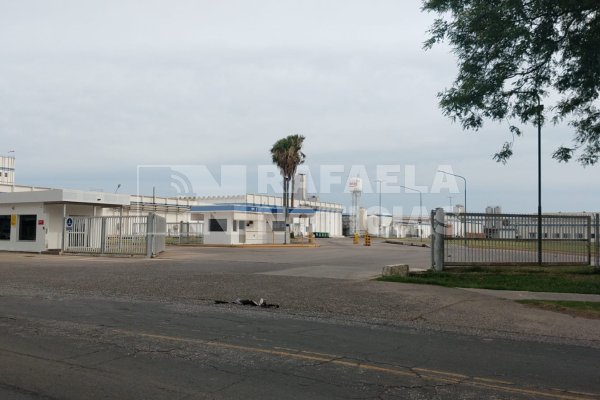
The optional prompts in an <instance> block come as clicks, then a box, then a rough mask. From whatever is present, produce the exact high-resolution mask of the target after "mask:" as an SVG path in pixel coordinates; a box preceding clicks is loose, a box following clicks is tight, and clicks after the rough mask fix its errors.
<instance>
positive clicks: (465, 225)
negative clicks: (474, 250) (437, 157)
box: [438, 169, 467, 238]
mask: <svg viewBox="0 0 600 400" xmlns="http://www.w3.org/2000/svg"><path fill="white" fill-rule="evenodd" d="M438 172H441V173H442V174H446V175H452V176H455V177H457V178H460V179H462V180H463V182H464V183H465V221H464V232H463V236H464V237H465V238H466V237H467V215H466V214H467V178H465V177H464V176H461V175H457V174H453V173H450V172H446V171H441V170H439V169H438Z"/></svg>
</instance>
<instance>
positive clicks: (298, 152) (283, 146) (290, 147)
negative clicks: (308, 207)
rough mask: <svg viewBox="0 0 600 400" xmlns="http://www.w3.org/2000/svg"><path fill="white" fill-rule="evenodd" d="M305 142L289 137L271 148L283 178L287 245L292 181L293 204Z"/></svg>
mask: <svg viewBox="0 0 600 400" xmlns="http://www.w3.org/2000/svg"><path fill="white" fill-rule="evenodd" d="M303 142H304V136H302V135H289V136H287V137H285V138H283V139H279V140H278V141H277V142H275V144H274V145H273V147H271V158H272V160H273V163H274V164H275V165H277V167H278V168H279V171H280V172H281V176H282V178H283V210H284V211H283V213H284V221H285V239H284V243H287V235H288V232H287V223H288V208H289V206H290V202H289V197H290V196H289V193H290V181H291V182H292V204H291V206H292V207H293V206H294V204H293V201H294V197H293V196H294V195H293V190H294V175H295V174H296V170H297V169H298V165H300V164H302V163H304V159H305V157H306V156H305V155H304V153H303V152H302V144H303Z"/></svg>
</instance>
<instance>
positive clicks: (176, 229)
mask: <svg viewBox="0 0 600 400" xmlns="http://www.w3.org/2000/svg"><path fill="white" fill-rule="evenodd" d="M203 231H204V222H202V221H196V222H175V223H168V224H167V238H166V242H167V244H176V245H177V244H202V243H204V235H203Z"/></svg>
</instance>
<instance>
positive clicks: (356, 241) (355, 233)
mask: <svg viewBox="0 0 600 400" xmlns="http://www.w3.org/2000/svg"><path fill="white" fill-rule="evenodd" d="M358 243H360V237H359V236H358V232H354V244H358Z"/></svg>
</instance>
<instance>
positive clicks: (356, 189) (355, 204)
mask: <svg viewBox="0 0 600 400" xmlns="http://www.w3.org/2000/svg"><path fill="white" fill-rule="evenodd" d="M348 189H349V190H350V194H351V195H352V209H351V214H352V226H351V232H352V233H360V229H361V224H360V221H359V215H358V214H359V212H358V209H359V200H360V195H361V194H362V179H360V178H359V177H355V178H350V179H348Z"/></svg>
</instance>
